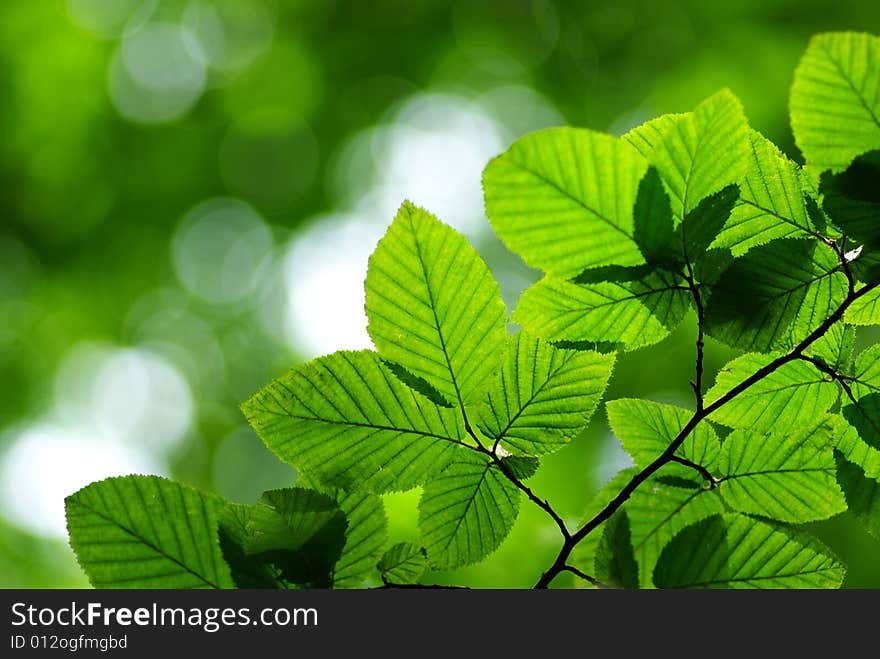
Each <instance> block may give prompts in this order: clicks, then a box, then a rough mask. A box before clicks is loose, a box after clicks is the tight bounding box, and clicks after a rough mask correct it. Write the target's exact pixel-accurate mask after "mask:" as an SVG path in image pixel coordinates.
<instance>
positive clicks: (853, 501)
mask: <svg viewBox="0 0 880 659" xmlns="http://www.w3.org/2000/svg"><path fill="white" fill-rule="evenodd" d="M836 457H837V480H838V482H839V483H840V486H841V487H842V488H843V493H844V494H845V495H846V503H847V505H848V506H849V509H850V511H851V512H852V513H853V514H854V515H855V516H856V518H857V519H858V520H859V521H860V522H861V523H862V524H863V525H864V526H865V528H866V529H867V530H868V532H869V533H870V534H871V535H873V536H874V537H875V538H877V539H878V540H880V481H878V480H877V479H875V478H868V477H867V476H865V472H864V471H863V470H862V469H861V468H860V467H859V466H858V465H855V464H853V463H852V462H849V461H848V460H846V459H845V458H844V457H843V456H842V455H841V454H840V453H838V454H837V455H836Z"/></svg>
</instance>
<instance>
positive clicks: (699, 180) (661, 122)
mask: <svg viewBox="0 0 880 659" xmlns="http://www.w3.org/2000/svg"><path fill="white" fill-rule="evenodd" d="M624 139H625V140H627V141H628V142H630V143H631V144H632V145H633V146H635V147H636V149H637V150H638V151H639V153H641V154H642V155H643V156H644V157H645V158H647V159H648V160H649V161H650V162H651V164H652V165H654V166H655V167H656V168H657V170H658V171H659V172H660V177H661V178H662V179H663V182H664V183H665V185H666V189H667V190H668V191H669V194H670V197H671V198H672V211H673V213H674V215H675V217H676V218H677V221H678V222H681V221H682V220H683V219H684V218H685V217H686V216H687V215H688V214H689V213H691V212H692V211H693V210H694V209H696V208H697V206H698V205H699V203H700V202H701V201H702V200H703V199H705V198H706V197H708V196H709V195H711V194H714V193H716V192H718V191H720V190H721V189H722V188H724V187H726V186H728V185H731V184H734V183H737V182H739V180H740V179H741V178H742V176H743V175H744V174H745V172H746V167H747V165H748V154H749V141H748V123H747V122H746V118H745V115H744V114H743V109H742V105H741V104H740V102H739V100H738V99H737V98H736V97H735V96H734V95H733V94H731V93H730V91H728V90H724V91H721V92H719V93H717V94H715V95H714V96H712V97H710V98H708V99H706V100H705V101H703V102H702V103H700V105H698V106H697V108H696V109H695V110H694V111H693V112H689V113H687V114H677V115H665V116H664V117H660V118H658V119H655V120H653V121H651V122H648V124H645V125H643V126H640V127H638V128H635V129H634V130H632V131H631V132H630V133H628V134H627V135H625V136H624ZM710 233H711V232H707V233H706V234H705V235H709V234H710ZM710 242H711V241H710ZM707 245H708V243H707Z"/></svg>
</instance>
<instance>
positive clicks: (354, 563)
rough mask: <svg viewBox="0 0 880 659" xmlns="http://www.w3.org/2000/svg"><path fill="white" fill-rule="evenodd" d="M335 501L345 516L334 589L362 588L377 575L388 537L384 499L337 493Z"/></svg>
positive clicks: (374, 496)
mask: <svg viewBox="0 0 880 659" xmlns="http://www.w3.org/2000/svg"><path fill="white" fill-rule="evenodd" d="M334 499H335V500H336V503H337V505H338V506H339V508H340V510H342V512H343V513H344V514H345V518H346V520H347V521H348V526H347V527H346V529H345V544H344V545H343V547H342V555H341V556H340V557H339V560H338V561H336V565H335V566H334V568H333V587H334V588H359V587H362V586H363V585H364V584H365V583H366V582H367V580H368V579H369V577H371V576H373V575H374V574H375V570H376V561H377V560H379V557H381V556H382V548H383V547H384V546H385V539H386V537H387V535H388V518H387V517H386V516H385V506H384V505H383V503H382V499H381V498H380V497H378V496H376V495H375V494H368V493H366V492H343V491H342V490H339V491H337V492H336V493H335V496H334Z"/></svg>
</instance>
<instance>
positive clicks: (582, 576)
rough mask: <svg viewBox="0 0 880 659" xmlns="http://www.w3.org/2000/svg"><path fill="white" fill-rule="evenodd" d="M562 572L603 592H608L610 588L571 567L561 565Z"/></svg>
mask: <svg viewBox="0 0 880 659" xmlns="http://www.w3.org/2000/svg"><path fill="white" fill-rule="evenodd" d="M562 570H563V571H564V572H571V573H572V574H573V575H575V576H576V577H578V578H580V579H583V580H584V581H586V582H588V583H591V584H593V585H594V586H595V587H596V588H601V589H603V590H610V589H611V586H609V585H608V584H606V583H602V582H601V581H599V580H598V579H597V578H596V577H591V576H590V575H589V574H586V573H584V572H581V571H580V570H578V569H577V568H576V567H574V566H573V565H563V566H562Z"/></svg>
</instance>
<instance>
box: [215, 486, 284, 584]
mask: <svg viewBox="0 0 880 659" xmlns="http://www.w3.org/2000/svg"><path fill="white" fill-rule="evenodd" d="M252 507H253V506H248V505H245V504H242V503H228V504H226V506H224V508H223V510H222V511H221V512H220V515H219V518H218V519H219V524H220V528H219V534H220V549H221V550H222V552H223V558H224V559H225V561H226V563H227V564H228V565H229V569H230V572H231V573H232V580H233V581H234V582H235V585H236V586H237V587H238V588H285V587H286V584H285V583H284V582H283V580H281V579H280V576H279V574H278V570H277V569H276V568H275V567H274V566H273V565H272V564H271V563H270V562H264V561H262V560H259V559H256V558H254V557H252V556H248V555H247V553H246V552H245V549H244V546H245V543H246V542H247V539H248V535H249V530H248V521H249V519H250V517H251V514H250V510H251V508H252Z"/></svg>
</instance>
